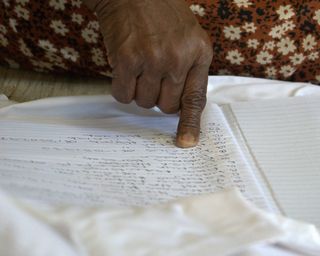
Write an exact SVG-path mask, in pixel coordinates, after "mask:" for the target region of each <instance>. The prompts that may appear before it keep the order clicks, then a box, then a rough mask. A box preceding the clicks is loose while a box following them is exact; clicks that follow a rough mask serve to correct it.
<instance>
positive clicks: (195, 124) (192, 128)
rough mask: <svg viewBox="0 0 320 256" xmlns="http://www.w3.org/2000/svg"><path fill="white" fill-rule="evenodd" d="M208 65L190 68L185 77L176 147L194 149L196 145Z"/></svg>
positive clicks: (204, 99) (205, 94)
mask: <svg viewBox="0 0 320 256" xmlns="http://www.w3.org/2000/svg"><path fill="white" fill-rule="evenodd" d="M208 70H209V65H207V64H202V65H196V66H194V67H192V68H191V69H190V71H189V73H188V75H187V79H186V83H185V87H184V91H183V94H182V98H181V112H180V120H179V125H178V131H177V138H176V146H178V147H181V148H189V147H194V146H196V145H197V144H198V141H199V134H200V122H201V114H202V111H203V109H204V107H205V105H206V101H207V84H208Z"/></svg>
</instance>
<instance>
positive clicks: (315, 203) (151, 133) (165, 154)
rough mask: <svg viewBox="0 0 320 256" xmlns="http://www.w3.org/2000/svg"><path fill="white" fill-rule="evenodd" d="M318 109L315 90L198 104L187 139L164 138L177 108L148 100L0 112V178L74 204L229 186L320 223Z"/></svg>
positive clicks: (16, 189) (11, 186) (142, 201)
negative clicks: (194, 129) (96, 112)
mask: <svg viewBox="0 0 320 256" xmlns="http://www.w3.org/2000/svg"><path fill="white" fill-rule="evenodd" d="M115 106H117V105H115ZM119 106H120V105H119ZM129 107H131V108H132V107H133V106H132V105H131V106H129ZM122 108H123V107H122ZM319 109H320V99H319V98H292V99H285V100H267V101H262V102H247V103H236V104H231V105H225V106H218V105H215V104H208V105H207V107H206V109H205V111H204V114H203V118H202V132H201V139H200V143H199V145H198V146H197V147H195V148H192V149H179V148H176V147H174V146H173V140H174V136H175V134H174V131H175V129H176V126H177V122H178V117H177V116H175V115H171V116H166V115H162V114H159V113H158V112H156V111H154V110H150V111H149V112H148V114H147V115H135V114H131V113H126V112H125V111H122V112H121V109H119V110H117V111H118V113H120V112H121V114H119V115H118V114H112V115H110V116H109V117H105V118H95V119H93V118H91V119H74V120H72V118H70V119H68V120H67V119H52V118H50V115H48V117H47V118H37V119H34V120H30V119H28V120H24V119H23V118H17V117H13V116H11V115H1V112H0V187H1V188H3V189H5V190H7V191H9V192H10V193H12V194H13V195H16V196H19V197H25V198H29V199H36V200H40V201H45V202H51V203H68V204H70V203H71V204H80V205H109V204H112V205H148V204H152V203H158V202H165V201H167V200H170V199H173V198H177V197H185V196H192V195H198V194H204V193H212V192H215V191H219V190H222V189H225V188H228V187H237V188H238V189H239V190H240V191H241V192H242V193H243V195H244V196H245V197H246V198H247V199H248V200H250V201H251V202H253V203H254V204H255V205H257V206H258V207H260V208H262V209H266V210H269V211H273V212H282V213H284V214H286V215H288V216H290V217H294V218H298V219H302V220H305V221H309V222H312V223H316V224H317V225H318V226H320V204H319V203H320V157H319V155H320V132H319V129H320V114H319V113H317V112H318V111H319ZM106 111H108V110H106ZM218 210H219V209H217V211H218Z"/></svg>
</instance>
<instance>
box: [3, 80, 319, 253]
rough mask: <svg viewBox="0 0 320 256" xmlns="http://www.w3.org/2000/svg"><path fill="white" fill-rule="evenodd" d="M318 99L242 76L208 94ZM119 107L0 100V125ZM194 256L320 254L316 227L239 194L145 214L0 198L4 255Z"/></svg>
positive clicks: (312, 90) (102, 100) (307, 89)
mask: <svg viewBox="0 0 320 256" xmlns="http://www.w3.org/2000/svg"><path fill="white" fill-rule="evenodd" d="M315 94H319V95H320V87H316V86H313V85H309V84H303V83H287V82H279V81H269V80H264V79H254V78H243V77H211V78H210V80H209V91H208V95H209V101H213V102H217V103H229V102H234V101H247V100H258V99H268V98H282V97H293V96H302V95H315ZM115 104H117V103H114V101H113V100H112V99H111V97H109V96H80V97H64V98H50V99H44V100H38V101H34V102H29V103H22V104H14V103H12V102H10V101H8V99H7V98H6V97H5V96H1V97H0V107H2V109H0V118H1V116H16V117H20V118H26V119H29V118H41V117H42V116H46V117H48V116H50V118H70V117H72V118H96V117H103V116H104V115H105V110H106V108H107V109H110V108H112V107H113V106H114V105H115ZM8 105H10V106H8ZM4 106H6V107H4ZM117 106H119V105H118V104H117ZM125 111H129V112H130V109H128V106H122V107H121V108H120V110H119V111H115V112H114V114H115V115H121V114H123V113H124V112H125ZM139 113H140V114H147V112H146V111H144V110H139ZM0 131H1V128H0ZM0 152H1V149H0ZM197 254H198V255H202V256H206V255H215V256H218V255H235V256H243V255H255V256H257V255H268V256H270V255H320V236H319V233H318V232H317V230H316V229H315V228H314V226H312V225H307V224H304V223H300V222H297V221H294V220H290V219H287V218H284V217H281V216H275V215H272V214H269V213H266V212H262V211H261V210H258V209H256V208H255V207H254V206H252V205H250V204H248V203H247V202H246V201H245V200H244V199H243V198H242V196H241V195H240V194H239V193H238V192H237V191H235V190H227V191H224V192H221V193H217V194H212V195H205V196H200V197H194V198H186V199H182V200H178V201H174V202H169V203H167V204H163V205H158V206H152V207H147V208H130V207H128V208H106V207H100V208H95V209H88V208H79V207H74V206H63V207H62V206H61V207H57V206H55V207H54V206H50V205H40V204H38V203H36V202H31V201H22V200H19V199H17V198H12V197H11V196H10V195H7V194H6V193H5V192H4V191H0V255H1V256H2V255H4V256H20V255H21V256H22V255H23V256H44V255H46V256H47V255H48V256H50V255H53V256H56V255H64V256H69V255H70V256H73V255H83V256H84V255H86V256H89V255H90V256H100V255H101V256H102V255H103V256H109V255H112V256H115V255H116V256H122V255H130V256H135V255H137V256H138V255H139V256H142V255H155V256H157V255H166V256H168V255H172V256H173V255H174V256H178V255H179V256H180V255H181V256H182V255H183V256H188V255H190V256H191V255H192V256H193V255H197Z"/></svg>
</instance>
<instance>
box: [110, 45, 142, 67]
mask: <svg viewBox="0 0 320 256" xmlns="http://www.w3.org/2000/svg"><path fill="white" fill-rule="evenodd" d="M140 62H141V60H140V58H139V56H138V55H137V54H136V53H134V52H133V51H131V50H128V49H123V50H121V51H119V52H118V53H117V55H116V57H114V61H113V67H116V66H117V65H118V66H119V65H120V66H123V68H125V69H126V70H128V69H129V70H132V69H135V68H136V67H137V66H139V65H140Z"/></svg>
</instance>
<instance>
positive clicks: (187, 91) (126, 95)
mask: <svg viewBox="0 0 320 256" xmlns="http://www.w3.org/2000/svg"><path fill="white" fill-rule="evenodd" d="M85 3H86V4H87V5H88V7H89V8H91V9H92V10H93V11H95V12H96V13H97V16H98V20H99V23H100V27H101V33H102V35H103V38H104V43H105V46H106V49H107V54H108V60H109V63H110V65H111V67H112V69H113V74H112V75H113V79H112V95H113V96H114V98H115V99H116V100H118V101H119V102H122V103H130V102H131V101H133V100H135V101H136V104H137V105H138V106H141V107H144V108H151V107H154V106H158V107H159V108H160V110H161V111H163V112H164V113H168V114H169V113H177V112H179V111H180V121H179V125H178V131H177V138H176V145H177V146H178V147H183V148H185V147H193V146H195V145H196V144H197V143H198V140H199V132H200V119H201V113H202V111H203V108H204V106H205V104H206V91H207V79H208V69H209V66H210V63H211V60H212V46H211V43H210V41H209V38H208V35H207V34H206V32H205V31H204V30H203V29H202V28H201V27H200V25H199V23H198V22H197V20H196V18H195V16H194V15H193V13H192V12H191V10H190V9H189V8H188V6H187V4H186V3H185V2H184V0H161V1H160V0H91V1H90V0H87V1H85Z"/></svg>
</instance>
